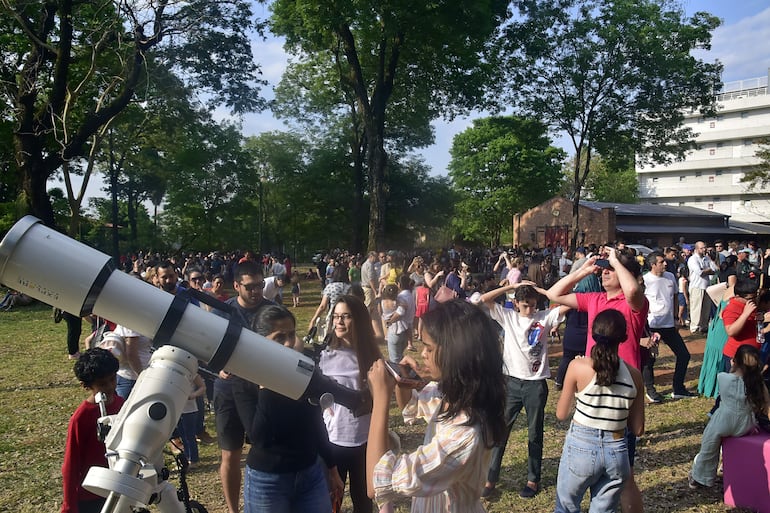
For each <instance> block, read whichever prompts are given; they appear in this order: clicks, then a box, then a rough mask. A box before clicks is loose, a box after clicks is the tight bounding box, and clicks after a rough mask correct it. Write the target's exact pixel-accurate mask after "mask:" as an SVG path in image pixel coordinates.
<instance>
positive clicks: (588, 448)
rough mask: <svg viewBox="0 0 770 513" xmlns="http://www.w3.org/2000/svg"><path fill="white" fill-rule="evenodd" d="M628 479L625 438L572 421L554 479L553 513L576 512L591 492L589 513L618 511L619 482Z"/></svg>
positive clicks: (620, 485)
mask: <svg viewBox="0 0 770 513" xmlns="http://www.w3.org/2000/svg"><path fill="white" fill-rule="evenodd" d="M629 477H631V466H630V464H629V462H628V449H627V445H626V438H625V436H624V435H623V434H620V435H618V434H617V433H615V432H612V431H603V430H601V429H594V428H590V427H586V426H581V425H580V424H575V423H574V422H573V423H572V425H571V426H570V428H569V431H567V436H566V438H565V440H564V449H563V450H562V454H561V461H560V462H559V476H558V478H557V479H556V513H580V502H581V501H582V500H583V496H584V495H585V493H586V490H588V489H589V488H590V489H591V505H590V506H589V508H588V511H589V512H595V513H599V512H602V513H604V512H614V511H618V510H619V509H620V492H622V491H623V483H625V481H626V480H627V479H628V478H629Z"/></svg>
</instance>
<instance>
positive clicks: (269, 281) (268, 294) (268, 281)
mask: <svg viewBox="0 0 770 513" xmlns="http://www.w3.org/2000/svg"><path fill="white" fill-rule="evenodd" d="M279 290H280V287H279V286H278V284H277V283H276V282H275V276H271V277H269V278H265V287H264V288H263V289H262V297H264V298H265V299H269V300H270V301H275V298H276V297H277V296H278V292H279Z"/></svg>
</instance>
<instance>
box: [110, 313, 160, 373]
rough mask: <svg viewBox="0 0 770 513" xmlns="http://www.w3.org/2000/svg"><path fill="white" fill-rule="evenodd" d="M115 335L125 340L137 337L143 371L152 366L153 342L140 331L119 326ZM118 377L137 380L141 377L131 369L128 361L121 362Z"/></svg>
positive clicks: (116, 327)
mask: <svg viewBox="0 0 770 513" xmlns="http://www.w3.org/2000/svg"><path fill="white" fill-rule="evenodd" d="M115 333H116V334H118V335H120V336H121V337H123V338H129V337H136V338H137V343H138V348H139V363H141V364H142V369H146V368H147V367H149V366H150V357H151V356H152V340H151V339H149V338H148V337H145V336H144V335H142V334H141V333H139V332H138V331H134V330H132V329H130V328H126V327H125V326H121V325H120V324H118V325H117V326H115ZM118 376H120V377H121V378H125V379H131V380H136V379H137V378H138V377H139V375H138V374H137V373H136V372H134V371H133V369H131V367H130V366H129V365H128V360H125V359H123V360H121V364H120V368H118Z"/></svg>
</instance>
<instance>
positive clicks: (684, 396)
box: [671, 390, 698, 399]
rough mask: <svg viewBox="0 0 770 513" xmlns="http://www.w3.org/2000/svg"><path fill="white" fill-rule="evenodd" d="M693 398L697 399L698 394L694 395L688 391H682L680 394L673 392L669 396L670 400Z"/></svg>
mask: <svg viewBox="0 0 770 513" xmlns="http://www.w3.org/2000/svg"><path fill="white" fill-rule="evenodd" d="M693 397H698V394H694V393H692V392H690V391H689V390H682V391H681V392H674V393H673V394H671V398H672V399H691V398H693Z"/></svg>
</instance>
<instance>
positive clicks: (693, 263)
mask: <svg viewBox="0 0 770 513" xmlns="http://www.w3.org/2000/svg"><path fill="white" fill-rule="evenodd" d="M687 269H688V270H689V271H690V274H689V279H690V290H693V289H703V290H706V289H707V288H708V286H709V283H710V275H706V276H701V273H702V272H703V271H705V270H706V269H711V270H713V271H717V266H716V265H715V264H714V262H712V261H711V259H710V258H709V257H708V256H704V257H701V256H700V255H698V254H697V253H696V254H693V255H692V256H691V257H690V258H688V259H687Z"/></svg>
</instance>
